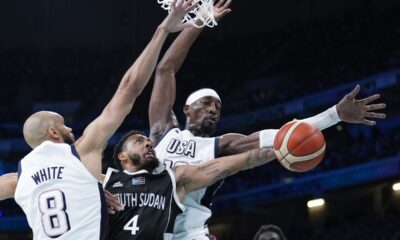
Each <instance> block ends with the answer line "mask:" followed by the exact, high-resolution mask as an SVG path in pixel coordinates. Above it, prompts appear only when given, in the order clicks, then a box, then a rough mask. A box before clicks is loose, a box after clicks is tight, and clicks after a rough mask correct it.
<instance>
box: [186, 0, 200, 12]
mask: <svg viewBox="0 0 400 240" xmlns="http://www.w3.org/2000/svg"><path fill="white" fill-rule="evenodd" d="M187 2H188V4H187V7H186V8H185V12H186V13H188V12H190V11H192V10H193V9H195V8H196V7H197V6H198V4H199V3H193V0H189V1H187Z"/></svg>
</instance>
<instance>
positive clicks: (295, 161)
mask: <svg viewBox="0 0 400 240" xmlns="http://www.w3.org/2000/svg"><path fill="white" fill-rule="evenodd" d="M274 151H275V155H276V158H277V159H278V161H279V162H280V163H281V164H282V166H284V167H285V168H286V169H288V170H290V171H293V172H306V171H309V170H311V169H313V168H315V167H316V166H317V165H318V164H319V163H320V162H321V160H322V158H323V157H324V155H325V138H324V135H323V134H322V132H321V130H319V129H318V128H317V127H315V126H314V125H311V124H308V123H305V122H301V121H291V122H289V123H286V124H285V125H283V127H281V129H279V132H278V134H277V135H276V137H275V140H274Z"/></svg>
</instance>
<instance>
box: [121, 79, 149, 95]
mask: <svg viewBox="0 0 400 240" xmlns="http://www.w3.org/2000/svg"><path fill="white" fill-rule="evenodd" d="M144 77H145V76H141V75H140V74H135V75H133V76H129V77H128V78H127V79H126V81H124V82H123V83H122V84H121V87H120V91H121V92H122V93H126V94H128V95H133V97H135V98H136V97H138V96H139V95H140V94H141V93H142V92H143V89H144V87H145V86H144V84H140V82H141V81H140V79H143V78H144ZM142 85H143V86H142Z"/></svg>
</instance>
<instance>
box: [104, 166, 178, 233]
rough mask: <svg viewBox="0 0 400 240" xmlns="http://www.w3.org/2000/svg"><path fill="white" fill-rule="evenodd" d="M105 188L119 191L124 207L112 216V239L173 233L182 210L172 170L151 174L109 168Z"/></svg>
mask: <svg viewBox="0 0 400 240" xmlns="http://www.w3.org/2000/svg"><path fill="white" fill-rule="evenodd" d="M104 188H105V189H106V190H108V191H109V192H111V193H112V194H117V196H118V199H119V202H120V203H121V204H122V205H123V206H124V207H125V209H124V210H123V211H121V212H117V213H115V214H113V215H110V228H109V229H110V232H109V237H110V238H109V239H110V240H136V239H141V240H142V239H143V240H144V239H145V240H158V239H159V240H162V239H164V236H165V239H168V238H169V237H170V236H171V234H172V232H173V227H174V222H175V218H176V216H177V215H178V214H180V213H182V211H183V205H181V204H180V202H179V199H178V197H177V195H176V186H175V177H174V174H173V173H172V171H171V170H166V171H163V172H161V173H160V174H151V173H149V172H147V171H145V170H141V171H138V172H135V173H130V172H128V171H123V172H119V171H117V170H115V169H111V168H109V169H108V170H107V174H106V178H105V181H104Z"/></svg>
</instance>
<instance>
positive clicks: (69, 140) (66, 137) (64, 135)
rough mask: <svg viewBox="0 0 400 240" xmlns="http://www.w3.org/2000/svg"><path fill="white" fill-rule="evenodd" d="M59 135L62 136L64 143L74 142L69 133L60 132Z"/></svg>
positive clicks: (70, 143)
mask: <svg viewBox="0 0 400 240" xmlns="http://www.w3.org/2000/svg"><path fill="white" fill-rule="evenodd" d="M61 137H62V139H63V141H64V143H66V144H68V145H72V144H74V142H75V139H74V137H73V136H72V135H71V134H61Z"/></svg>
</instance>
